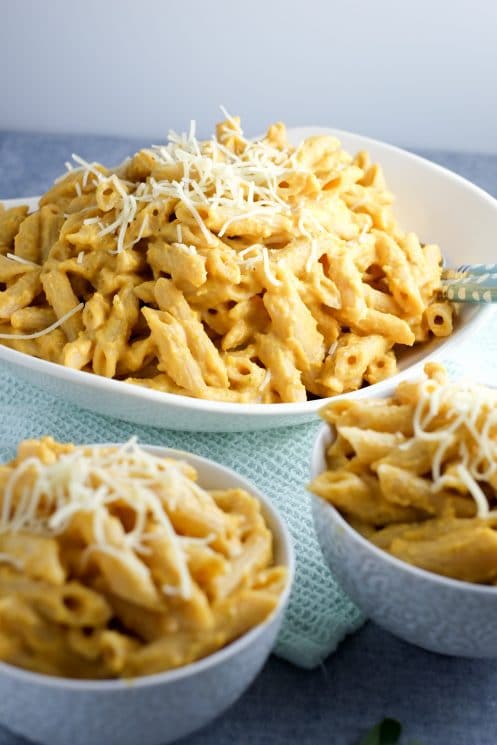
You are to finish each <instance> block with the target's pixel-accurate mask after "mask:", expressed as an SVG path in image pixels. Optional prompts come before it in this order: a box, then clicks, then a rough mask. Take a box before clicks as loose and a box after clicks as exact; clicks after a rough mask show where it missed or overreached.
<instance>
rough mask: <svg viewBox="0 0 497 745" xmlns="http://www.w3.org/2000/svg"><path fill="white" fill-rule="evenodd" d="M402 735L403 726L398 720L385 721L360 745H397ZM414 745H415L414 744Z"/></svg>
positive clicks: (379, 723) (363, 739) (369, 733)
mask: <svg viewBox="0 0 497 745" xmlns="http://www.w3.org/2000/svg"><path fill="white" fill-rule="evenodd" d="M401 734H402V725H401V724H400V722H398V721H397V720H396V719H389V718H386V719H383V720H382V721H381V722H378V724H377V725H375V726H374V727H373V729H372V730H370V731H369V732H368V733H367V734H366V735H364V737H363V738H362V740H361V741H360V742H359V745H397V743H398V742H399V739H400V735H401ZM413 745H415V744H414V743H413Z"/></svg>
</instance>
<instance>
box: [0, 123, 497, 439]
mask: <svg viewBox="0 0 497 745" xmlns="http://www.w3.org/2000/svg"><path fill="white" fill-rule="evenodd" d="M312 134H331V135H335V136H337V137H338V138H339V139H340V140H341V141H342V143H343V145H344V147H345V149H346V150H348V151H349V152H351V153H355V152H357V151H358V150H364V149H366V150H368V151H369V152H370V154H371V156H372V158H373V160H375V161H378V162H379V163H380V164H381V165H382V167H383V169H384V172H385V176H386V179H387V184H388V186H389V188H390V189H391V190H392V191H393V193H394V194H395V197H396V205H395V211H396V215H397V218H398V220H399V222H400V224H401V225H403V226H405V228H406V229H409V230H413V231H414V232H415V233H417V234H418V236H419V237H420V239H421V240H422V241H423V242H432V243H433V242H434V243H438V244H439V245H440V246H441V249H442V252H443V255H444V257H445V260H446V264H447V265H448V266H458V265H459V264H463V263H468V262H473V263H476V262H493V261H495V250H494V245H495V236H496V235H497V201H496V200H495V199H493V198H492V197H491V196H490V195H488V194H487V193H486V192H484V191H482V190H481V189H479V188H478V187H476V186H474V185H473V184H471V183H470V182H469V181H466V180H465V179H463V178H461V177H460V176H457V175H455V174H454V173H451V172H450V171H448V170H446V169H445V168H441V167H440V166H438V165H435V164H434V163H431V162H430V161H428V160H425V159H423V158H420V157H418V156H416V155H412V154H411V153H408V152H406V151H405V150H400V149H399V148H397V147H393V146H392V145H387V144H385V143H383V142H378V141H377V140H372V139H369V138H368V137H363V136H361V135H356V134H351V133H350V132H343V131H341V130H334V129H326V128H323V127H302V128H296V129H290V130H289V138H290V140H291V141H292V142H293V143H295V144H297V143H298V142H300V141H301V140H302V139H304V138H305V137H309V136H310V135H312ZM26 203H29V205H30V207H32V208H33V209H34V208H36V205H37V198H36V197H34V198H26V199H15V200H7V201H6V202H5V205H6V206H7V207H9V206H14V205H16V204H26ZM492 313H493V309H492V308H491V307H489V306H487V307H480V306H472V307H470V306H467V307H465V308H464V309H463V312H462V314H461V317H460V319H459V321H458V323H457V326H456V330H455V332H454V333H453V334H452V336H451V337H449V338H447V339H438V340H433V341H431V342H430V343H429V344H426V345H422V346H419V347H416V348H415V349H412V350H409V349H407V350H406V351H405V352H404V353H403V354H402V358H401V359H400V361H399V373H398V374H397V375H395V376H393V377H392V378H389V379H388V380H385V381H382V382H381V383H376V384H375V385H374V386H369V387H368V388H363V389H361V390H358V391H354V392H352V393H347V394H344V396H345V397H346V398H363V397H365V396H370V395H371V391H372V390H373V389H375V391H377V392H378V393H379V394H381V393H387V392H389V391H390V390H392V389H393V388H394V387H395V386H396V385H397V383H398V382H399V381H400V380H401V379H403V378H404V377H406V375H409V374H410V373H411V372H412V370H413V367H414V366H417V365H420V364H422V363H424V362H426V361H427V360H428V359H433V358H435V357H440V355H442V354H443V355H445V354H446V353H447V352H448V351H449V348H450V347H454V346H456V345H460V344H461V342H462V341H463V339H464V338H466V337H467V336H470V335H474V334H475V333H476V332H477V328H478V326H479V324H480V323H481V322H483V321H484V320H486V319H488V318H489V317H490V315H491V314H492ZM0 361H2V362H3V363H5V364H6V365H7V366H8V367H9V368H10V370H11V371H12V372H13V373H14V374H15V375H16V376H18V377H19V378H20V379H22V380H24V381H26V382H28V383H30V384H32V385H36V386H38V387H41V388H44V389H45V390H47V391H49V392H50V393H53V394H54V395H57V396H63V397H64V398H66V399H67V400H68V401H71V402H72V403H74V404H77V405H78V406H82V407H84V408H87V409H91V410H92V411H96V412H97V413H100V414H107V415H109V416H112V417H117V418H119V419H126V420H127V421H130V422H135V423H137V424H142V425H151V426H155V427H164V428H169V429H176V430H190V431H197V432H239V431H249V430H259V429H271V428H274V427H284V426H289V425H295V424H303V423H304V422H307V421H310V420H312V419H314V418H315V417H316V412H317V411H318V410H319V409H320V408H321V406H322V405H323V403H324V402H326V400H328V399H321V400H317V401H306V402H304V403H288V404H237V403H223V402H219V401H202V400H199V399H194V398H190V397H187V396H178V395H176V394H171V393H162V392H160V391H154V390H150V389H147V388H141V387H138V386H135V385H131V384H128V383H123V382H121V381H117V380H111V379H108V378H103V377H99V376H97V375H94V374H91V373H86V372H80V371H79V370H71V369H69V368H65V367H62V366H61V365H56V364H54V363H52V362H46V361H45V360H38V359H36V358H34V357H30V356H28V355H26V354H23V353H21V352H16V351H14V350H12V349H8V348H7V347H4V346H2V345H0Z"/></svg>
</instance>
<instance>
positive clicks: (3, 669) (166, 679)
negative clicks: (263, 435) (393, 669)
mask: <svg viewBox="0 0 497 745" xmlns="http://www.w3.org/2000/svg"><path fill="white" fill-rule="evenodd" d="M143 447H144V449H145V450H148V451H149V452H153V453H155V454H156V455H162V456H168V457H173V458H181V459H182V460H186V461H187V462H188V463H190V464H191V465H192V466H194V467H195V469H196V470H197V473H198V475H199V482H200V483H201V484H202V486H204V487H205V488H208V489H229V488H237V487H240V488H243V489H247V490H248V491H250V492H251V493H252V494H254V495H255V496H256V497H257V498H258V499H259V500H260V502H261V504H262V510H263V514H264V517H265V519H266V521H267V523H268V525H269V527H270V529H271V531H272V533H273V536H274V539H275V542H274V548H275V560H276V563H278V564H283V565H284V566H286V567H287V570H288V582H287V585H286V588H285V590H284V592H283V594H282V596H281V598H280V601H279V603H278V606H277V608H276V610H275V612H274V613H273V614H272V615H271V616H270V617H269V618H268V619H267V620H266V621H265V622H264V623H262V624H260V625H259V626H256V627H255V628H253V629H252V630H251V631H249V632H248V633H247V634H244V636H242V637H241V638H240V639H238V640H236V641H234V642H232V643H231V644H230V645H228V646H227V647H225V648H224V649H221V650H220V651H219V652H215V653H214V654H212V655H209V656H208V657H206V658H204V659H202V660H200V661H198V662H195V663H193V664H191V665H187V666H185V667H183V668H179V669H177V670H172V671H169V672H164V673H159V674H157V675H148V676H145V677H141V678H136V679H135V680H133V681H125V680H107V681H90V680H69V679H66V678H56V677H51V676H48V675H40V674H38V673H32V672H29V671H26V670H21V669H19V668H16V667H13V666H11V665H7V664H5V663H0V701H1V705H0V723H1V724H3V725H4V726H5V727H8V728H9V729H11V730H13V731H14V732H16V733H18V734H21V735H23V736H24V737H27V738H29V739H30V740H34V741H36V742H39V743H46V745H138V744H139V745H159V744H160V745H165V744H166V743H169V742H172V741H173V740H176V739H177V738H179V737H183V736H184V735H187V734H189V733H191V732H193V731H195V730H197V729H199V728H200V727H202V726H203V725H205V724H207V722H209V721H211V720H212V719H214V718H215V717H216V716H217V715H218V714H220V713H221V712H222V711H224V710H225V709H227V708H228V706H230V705H231V704H232V703H233V702H234V701H236V699H237V698H238V697H239V696H240V695H241V694H242V693H243V691H244V690H245V689H246V688H247V687H248V686H249V685H250V683H251V682H252V680H253V679H254V678H255V676H256V675H257V673H258V672H259V671H260V669H261V668H262V666H263V665H264V662H265V661H266V659H267V657H268V655H269V654H270V652H271V649H272V648H273V645H274V642H275V639H276V636H277V634H278V631H279V629H280V626H281V623H282V620H283V615H284V610H285V606H286V603H287V600H288V596H289V594H290V587H291V584H292V581H293V575H294V553H293V547H292V542H291V538H290V535H289V533H288V530H287V528H286V527H285V524H284V522H283V519H282V518H281V517H280V515H279V514H278V512H277V511H276V510H275V508H274V507H273V506H272V505H271V503H270V501H269V499H268V498H267V497H265V496H264V495H262V494H261V493H260V492H259V491H258V490H257V489H256V488H255V487H254V486H253V485H252V484H251V483H250V482H248V481H246V480H245V479H243V478H242V477H241V476H238V475H237V474H236V473H235V472H234V471H232V470H230V469H228V468H225V467H223V466H220V465H218V464H217V463H214V462H213V461H210V460H207V459H205V458H200V457H198V456H195V455H192V454H190V453H184V452H182V451H178V450H171V449H168V448H158V447H149V446H143Z"/></svg>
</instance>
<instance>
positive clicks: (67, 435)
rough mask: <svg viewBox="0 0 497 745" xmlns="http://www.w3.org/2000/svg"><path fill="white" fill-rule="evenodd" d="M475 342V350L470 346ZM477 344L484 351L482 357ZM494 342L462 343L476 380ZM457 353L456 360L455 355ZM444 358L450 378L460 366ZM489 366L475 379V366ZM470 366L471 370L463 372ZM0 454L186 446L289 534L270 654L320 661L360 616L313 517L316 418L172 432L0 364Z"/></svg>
mask: <svg viewBox="0 0 497 745" xmlns="http://www.w3.org/2000/svg"><path fill="white" fill-rule="evenodd" d="M473 347H474V349H473ZM482 349H485V350H486V354H487V355H489V359H488V360H482ZM496 358H497V349H496V342H495V340H494V338H493V336H492V334H491V332H490V324H487V326H486V327H485V329H483V330H482V331H481V332H480V334H479V335H478V339H475V340H472V341H471V342H470V343H468V344H466V345H465V348H464V359H465V360H475V359H479V362H480V365H479V370H478V373H475V377H477V378H478V379H479V380H480V381H481V382H486V383H489V382H492V379H493V376H492V375H491V373H492V371H493V370H494V369H495V364H494V362H492V360H495V359H496ZM458 359H463V357H462V355H461V356H459V357H458ZM458 359H447V360H445V361H444V362H445V364H446V365H447V367H448V369H449V372H450V374H451V376H452V377H457V376H460V375H461V374H463V373H464V372H465V370H466V369H467V368H463V367H462V366H461V364H460V362H459V361H458ZM485 370H486V371H488V374H487V375H486V379H483V380H482V371H485ZM469 372H471V371H469ZM0 410H1V418H0V460H1V461H5V460H7V459H8V458H11V457H12V456H13V454H14V453H15V447H16V445H17V443H18V442H19V440H22V439H24V438H26V437H40V436H41V435H44V434H50V435H52V436H53V437H55V438H56V439H59V440H62V441H73V442H76V443H92V442H121V441H124V440H126V439H128V438H129V437H131V436H132V435H137V436H138V438H139V441H140V442H142V443H147V444H154V445H162V446H164V447H172V448H178V449H180V450H188V451H190V452H192V453H196V454H197V455H202V456H204V457H206V458H211V459H212V460H215V461H217V462H219V463H222V464H224V465H226V466H229V467H230V468H233V469H234V470H236V471H238V472H240V473H241V474H243V475H244V476H245V477H247V478H249V479H250V480H251V481H253V482H254V484H255V485H256V486H258V487H259V489H261V491H262V492H263V493H265V494H267V495H268V496H269V497H270V498H271V499H272V500H273V501H274V503H275V505H276V506H277V507H278V509H279V510H280V511H281V513H282V515H283V517H284V518H285V520H286V522H287V525H288V527H289V529H290V532H291V534H292V536H293V540H294V545H295V552H296V558H297V566H296V576H295V584H294V587H293V590H292V594H291V597H290V602H289V605H288V609H287V612H286V616H285V620H284V624H283V627H282V630H281V633H280V636H279V638H278V642H277V645H276V648H275V650H274V651H275V653H276V654H277V655H279V656H280V657H283V658H284V659H286V660H288V661H289V662H292V663H294V664H295V665H299V666H300V667H304V668H312V667H315V666H317V665H319V664H320V663H321V662H322V661H323V660H324V659H325V658H326V657H327V656H328V655H329V654H330V653H331V652H332V651H334V650H335V649H336V647H337V645H338V644H339V642H340V641H341V640H342V639H343V638H344V636H345V635H346V634H348V633H351V632H353V631H354V630H355V629H357V628H358V627H359V626H360V625H361V624H362V623H363V621H364V617H363V615H362V614H361V612H360V611H359V610H358V609H357V608H356V607H355V606H354V605H353V603H352V602H351V601H350V600H349V598H348V597H347V596H346V595H345V593H344V592H343V591H342V590H341V589H340V587H339V586H338V585H337V583H336V582H335V580H334V578H333V576H332V574H331V572H330V570H329V569H328V567H327V566H326V565H325V563H324V560H323V557H322V554H321V550H320V548H319V544H318V541H317V537H316V534H315V531H314V527H313V523H312V514H311V507H310V499H309V496H308V494H307V493H306V490H305V484H306V483H307V482H308V481H309V464H310V457H311V450H312V443H313V440H314V437H315V434H316V430H317V428H318V426H319V422H315V423H312V424H306V425H302V426H299V427H287V428H284V429H277V430H274V429H273V430H268V431H265V432H239V433H230V434H222V433H221V434H219V433H211V432H199V433H191V432H174V431H169V430H162V429H156V428H152V427H141V426H139V425H135V424H130V423H128V422H124V421H120V420H116V419H111V418H109V417H104V416H99V415H98V414H94V413H92V412H89V411H86V410H83V409H80V408H78V407H76V406H73V405H72V404H69V403H66V402H65V401H63V400H60V399H57V398H54V397H52V396H51V395H49V394H48V393H45V392H44V391H41V390H39V389H37V388H34V387H30V386H29V385H27V384H25V383H23V382H21V381H19V380H17V379H16V378H15V377H14V376H13V374H12V373H11V372H9V371H8V370H7V368H6V367H4V366H3V365H0Z"/></svg>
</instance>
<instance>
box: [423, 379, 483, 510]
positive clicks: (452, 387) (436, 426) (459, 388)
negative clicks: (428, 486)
mask: <svg viewBox="0 0 497 745" xmlns="http://www.w3.org/2000/svg"><path fill="white" fill-rule="evenodd" d="M413 428H414V437H415V438H417V439H419V440H424V441H431V442H434V443H436V445H437V447H436V450H435V452H434V455H433V462H432V479H433V490H434V491H438V490H440V489H442V488H444V487H451V486H454V476H456V479H457V477H459V479H458V480H459V481H462V482H463V484H464V485H465V486H466V487H467V490H468V492H469V493H470V494H471V496H472V497H473V499H474V500H475V502H476V507H477V515H478V517H482V518H486V517H495V516H496V515H497V510H490V508H489V503H488V499H487V496H486V495H485V493H484V491H483V490H482V488H481V486H480V482H483V481H485V482H489V481H490V480H491V479H492V478H493V477H497V391H492V390H491V389H489V388H485V387H484V386H479V385H472V384H470V383H446V384H445V385H438V384H437V383H436V382H435V381H433V380H426V381H422V382H421V383H420V385H419V398H418V402H417V405H416V408H415V410H414V415H413ZM449 454H450V457H449V458H448V462H449V463H450V462H451V461H454V462H457V465H456V466H455V473H452V474H451V472H450V470H449V471H448V472H446V473H443V472H442V471H443V461H444V459H445V458H446V457H448V455H449ZM490 483H491V482H490ZM494 483H495V482H494Z"/></svg>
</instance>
